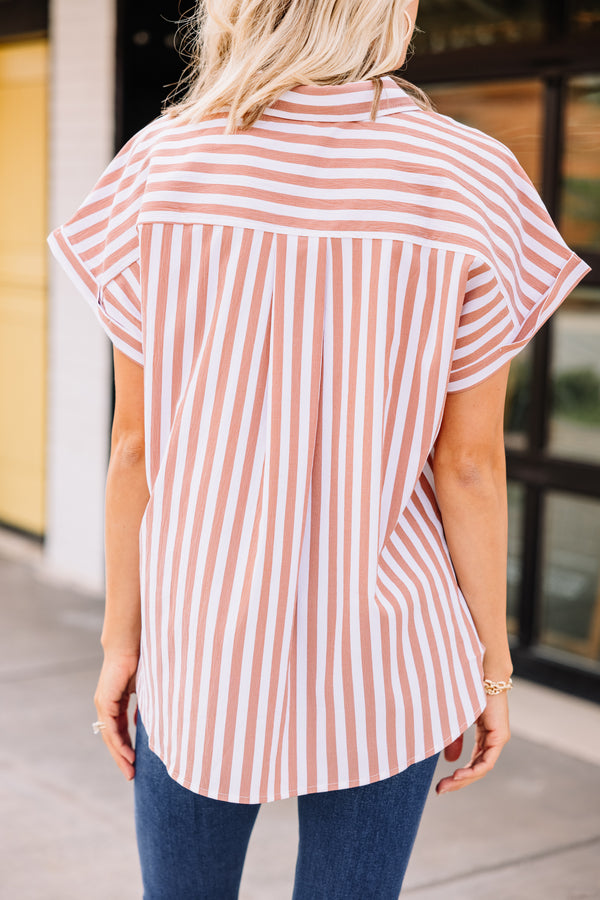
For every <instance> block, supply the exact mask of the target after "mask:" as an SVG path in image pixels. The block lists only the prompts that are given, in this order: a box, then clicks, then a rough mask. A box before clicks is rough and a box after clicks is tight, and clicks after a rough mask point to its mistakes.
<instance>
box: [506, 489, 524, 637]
mask: <svg viewBox="0 0 600 900" xmlns="http://www.w3.org/2000/svg"><path fill="white" fill-rule="evenodd" d="M507 496H508V565H507V570H506V588H507V598H506V600H507V626H508V633H509V634H517V633H518V628H519V625H518V622H519V594H520V592H521V563H522V558H523V516H524V514H525V489H524V488H523V486H522V485H520V484H517V482H516V481H509V482H508V493H507Z"/></svg>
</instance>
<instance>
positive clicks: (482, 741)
mask: <svg viewBox="0 0 600 900" xmlns="http://www.w3.org/2000/svg"><path fill="white" fill-rule="evenodd" d="M507 693H508V692H507V691H503V692H502V693H501V694H488V697H487V704H486V707H485V709H484V710H483V712H482V713H481V715H480V716H479V718H478V719H477V721H476V723H475V746H474V747H473V752H472V753H471V759H470V760H469V762H468V764H467V765H466V766H462V767H461V768H460V769H455V771H454V772H453V773H452V775H448V776H446V777H445V778H442V779H441V780H440V781H439V782H438V783H437V785H436V787H435V790H436V793H438V794H445V793H447V792H449V791H458V790H460V789H461V788H462V787H466V785H468V784H473V782H474V781H479V779H480V778H483V777H484V775H487V773H488V772H490V771H491V770H492V769H493V768H494V766H495V764H496V762H497V760H498V757H499V756H500V753H501V752H502V748H503V747H504V745H505V744H506V743H508V741H509V740H510V726H509V721H508V696H507ZM462 748H463V735H462V734H461V735H460V736H459V737H457V739H456V740H455V741H453V742H452V743H451V744H448V746H447V747H445V748H444V757H445V759H447V760H448V762H456V760H457V759H458V757H459V756H460V754H461V752H462Z"/></svg>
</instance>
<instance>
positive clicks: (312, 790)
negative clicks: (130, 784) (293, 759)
mask: <svg viewBox="0 0 600 900" xmlns="http://www.w3.org/2000/svg"><path fill="white" fill-rule="evenodd" d="M486 703H487V700H486V699H484V700H483V701H482V702H481V703H480V704H479V705H478V706H477V707H475V708H474V709H473V711H472V714H471V715H470V716H467V718H466V719H464V720H463V721H462V722H460V723H459V726H458V731H457V732H456V733H450V734H448V733H445V734H444V735H443V736H442V740H441V741H436V742H435V743H433V744H431V745H430V746H429V747H427V748H426V749H425V751H424V754H423V755H422V756H418V757H416V756H415V757H412V758H410V759H409V760H407V762H406V764H404V765H401V766H395V767H394V768H392V769H390V770H389V771H388V772H387V773H382V772H376V773H371V772H370V773H369V774H368V776H367V778H364V779H361V778H353V779H351V780H350V781H349V782H348V783H341V782H339V781H337V782H331V783H329V782H325V783H320V784H316V785H314V784H313V785H308V786H307V788H306V790H298V789H291V790H288V791H287V792H285V793H283V792H276V793H275V794H273V795H265V794H263V795H262V796H260V795H259V798H258V800H251V799H250V797H249V796H242V795H240V796H239V797H238V798H237V799H232V798H231V797H230V795H229V794H225V793H223V792H222V791H211V790H210V788H204V787H202V786H200V787H199V788H198V789H196V788H192V786H191V785H192V780H191V779H190V778H184V777H181V775H180V773H179V772H177V771H175V770H174V769H170V768H169V766H168V765H167V764H166V762H165V760H164V759H163V758H162V756H161V754H160V753H159V752H158V751H157V750H156V749H155V746H154V744H153V740H152V738H151V736H150V734H148V747H149V748H150V750H151V751H152V752H153V753H154V754H155V756H158V758H159V759H160V761H161V762H162V763H163V765H164V766H165V768H166V770H167V773H168V774H169V776H170V777H171V778H172V779H173V780H174V781H176V782H177V784H180V785H181V786H182V787H184V788H186V789H187V790H191V791H192V792H193V793H195V794H201V795H202V796H203V797H210V798H211V799H213V800H223V801H225V802H229V803H245V804H248V805H250V804H252V803H271V802H273V801H275V800H288V799H290V798H291V797H301V796H303V795H304V794H317V793H325V792H327V791H336V790H344V789H345V788H351V787H362V786H363V785H367V784H373V783H374V782H376V781H383V780H384V779H385V778H391V776H392V775H397V774H398V773H399V772H403V771H404V770H405V769H408V768H409V766H412V765H413V764H414V763H416V762H422V761H423V760H425V759H428V758H429V757H430V756H433V755H434V754H435V753H438V752H441V751H442V750H443V749H444V747H447V746H448V745H449V744H452V743H453V742H454V741H455V740H456V739H457V738H458V737H459V736H460V735H461V734H464V732H465V731H466V730H467V729H468V728H470V727H471V725H473V724H474V723H475V722H476V721H477V719H478V718H479V716H480V715H481V713H482V712H483V711H484V709H485V707H486ZM142 720H143V721H144V722H145V719H144V717H143V716H142Z"/></svg>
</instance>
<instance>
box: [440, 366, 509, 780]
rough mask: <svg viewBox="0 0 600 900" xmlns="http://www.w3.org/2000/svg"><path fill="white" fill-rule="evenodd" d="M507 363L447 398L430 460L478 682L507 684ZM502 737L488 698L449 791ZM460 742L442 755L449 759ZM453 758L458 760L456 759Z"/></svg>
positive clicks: (488, 760) (494, 704)
mask: <svg viewBox="0 0 600 900" xmlns="http://www.w3.org/2000/svg"><path fill="white" fill-rule="evenodd" d="M509 368H510V363H506V364H505V365H504V366H503V367H502V368H501V369H498V371H497V372H495V373H494V374H493V375H492V376H490V377H489V378H487V379H485V381H483V382H481V383H480V384H478V385H476V386H475V387H472V388H469V389H467V390H464V391H457V392H451V393H449V394H448V395H447V398H446V406H445V409H444V415H443V419H442V424H441V427H440V431H439V434H438V437H437V440H436V444H435V449H434V455H433V474H434V480H435V490H436V496H437V502H438V506H439V509H440V513H441V516H442V524H443V527H444V533H445V536H446V542H447V544H448V549H449V551H450V556H451V558H452V563H453V566H454V570H455V572H456V577H457V580H458V584H459V586H460V589H461V591H462V593H463V595H464V597H465V600H466V601H467V604H468V606H469V609H470V611H471V615H472V617H473V621H474V623H475V627H476V629H477V633H478V635H479V637H480V639H481V641H482V643H483V644H484V645H485V648H486V650H485V655H484V659H483V671H484V677H486V678H491V679H493V680H494V681H507V680H508V678H509V677H510V675H511V673H512V662H511V658H510V649H509V644H508V634H507V627H506V563H507V527H508V526H507V496H506V494H507V491H506V459H505V449H504V405H505V400H506V385H507V381H508V372H509ZM509 737H510V731H509V726H508V702H507V694H506V692H505V693H502V694H497V695H488V702H487V706H486V709H485V711H484V713H482V715H481V716H480V719H479V720H478V723H477V737H476V746H475V749H474V751H473V754H472V757H471V761H470V762H469V765H468V766H467V767H466V768H465V769H458V770H457V771H456V772H455V773H454V776H452V777H450V778H445V779H442V781H441V782H440V784H439V785H438V788H439V787H440V786H441V787H442V788H443V792H445V791H446V790H457V789H458V788H459V787H462V786H463V785H464V784H468V783H470V782H472V781H474V780H477V778H481V777H482V776H483V775H485V774H486V772H488V771H489V770H490V769H491V768H492V766H493V765H494V763H495V762H496V759H497V758H498V756H499V754H500V751H501V749H502V747H503V746H504V744H505V743H506V742H507V741H508V739H509ZM461 749H462V736H461V738H459V739H458V740H457V741H455V743H454V744H451V745H450V747H447V748H446V758H447V759H452V760H454V759H457V758H458V756H459V755H460V752H461ZM457 751H458V752H457Z"/></svg>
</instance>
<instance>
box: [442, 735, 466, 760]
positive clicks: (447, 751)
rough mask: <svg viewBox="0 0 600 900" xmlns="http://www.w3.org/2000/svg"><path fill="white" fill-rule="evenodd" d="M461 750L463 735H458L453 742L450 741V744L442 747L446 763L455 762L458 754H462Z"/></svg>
mask: <svg viewBox="0 0 600 900" xmlns="http://www.w3.org/2000/svg"><path fill="white" fill-rule="evenodd" d="M462 748H463V735H462V734H459V736H458V737H457V738H456V740H455V741H452V743H451V744H448V746H447V747H444V757H445V759H447V760H448V762H456V760H457V759H458V757H459V756H460V754H461V753H462Z"/></svg>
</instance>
